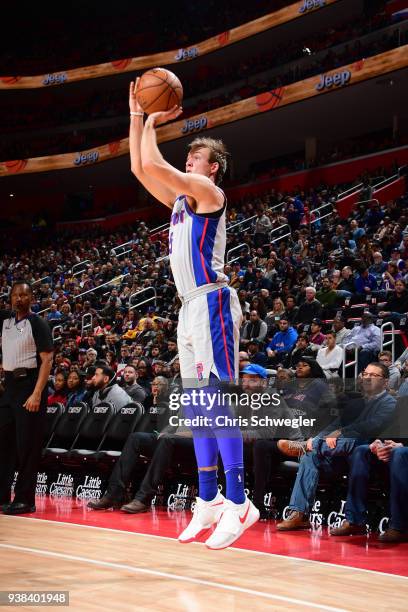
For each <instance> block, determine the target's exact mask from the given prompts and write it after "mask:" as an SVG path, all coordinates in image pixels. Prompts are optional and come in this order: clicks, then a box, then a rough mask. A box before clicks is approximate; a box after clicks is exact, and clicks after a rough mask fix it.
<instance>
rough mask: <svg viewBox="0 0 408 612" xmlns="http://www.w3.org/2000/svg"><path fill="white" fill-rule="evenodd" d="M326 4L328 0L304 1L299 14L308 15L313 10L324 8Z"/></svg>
mask: <svg viewBox="0 0 408 612" xmlns="http://www.w3.org/2000/svg"><path fill="white" fill-rule="evenodd" d="M325 4H326V0H304V1H303V4H302V6H301V7H300V9H299V13H307V11H311V10H312V9H316V8H322V6H324V5H325Z"/></svg>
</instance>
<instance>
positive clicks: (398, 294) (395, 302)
mask: <svg viewBox="0 0 408 612" xmlns="http://www.w3.org/2000/svg"><path fill="white" fill-rule="evenodd" d="M407 313H408V291H407V289H406V285H405V282H404V281H403V280H401V279H400V280H397V281H396V282H395V286H394V292H393V293H392V294H391V295H390V297H389V298H388V300H387V302H386V303H385V305H384V306H383V309H382V310H380V311H379V313H378V316H379V317H381V319H388V320H390V321H394V322H395V323H399V321H400V319H402V318H403V317H405V316H406V315H407Z"/></svg>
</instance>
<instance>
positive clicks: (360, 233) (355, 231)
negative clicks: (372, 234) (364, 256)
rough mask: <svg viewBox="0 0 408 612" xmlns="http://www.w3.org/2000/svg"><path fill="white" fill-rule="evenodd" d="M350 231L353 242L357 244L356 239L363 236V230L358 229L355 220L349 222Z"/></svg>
mask: <svg viewBox="0 0 408 612" xmlns="http://www.w3.org/2000/svg"><path fill="white" fill-rule="evenodd" d="M350 231H351V234H352V236H353V240H355V242H356V243H357V241H358V239H359V238H361V237H362V236H365V233H366V232H365V229H364V228H362V227H360V226H359V224H358V221H357V220H356V219H352V220H351V221H350Z"/></svg>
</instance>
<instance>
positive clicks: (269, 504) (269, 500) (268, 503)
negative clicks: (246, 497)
mask: <svg viewBox="0 0 408 612" xmlns="http://www.w3.org/2000/svg"><path fill="white" fill-rule="evenodd" d="M264 506H265V508H266V510H268V512H270V513H271V514H273V515H274V516H277V515H278V509H277V507H276V495H273V494H272V491H270V492H269V493H265V495H264Z"/></svg>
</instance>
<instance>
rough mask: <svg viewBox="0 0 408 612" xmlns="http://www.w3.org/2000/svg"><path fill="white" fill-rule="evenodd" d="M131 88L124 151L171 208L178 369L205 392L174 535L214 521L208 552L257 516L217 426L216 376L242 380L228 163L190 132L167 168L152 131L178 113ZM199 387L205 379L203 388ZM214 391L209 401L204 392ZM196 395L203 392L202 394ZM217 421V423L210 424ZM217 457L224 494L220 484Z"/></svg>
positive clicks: (190, 533) (197, 531)
mask: <svg viewBox="0 0 408 612" xmlns="http://www.w3.org/2000/svg"><path fill="white" fill-rule="evenodd" d="M138 82H139V79H137V80H136V83H133V82H132V83H131V84H130V95H129V106H130V112H131V120H130V132H129V147H130V159H131V169H132V172H133V174H135V176H136V177H137V178H138V180H139V181H140V182H141V183H142V185H143V186H144V187H145V188H146V189H147V190H148V191H149V192H150V193H151V195H152V196H153V197H155V198H156V199H157V200H159V201H160V202H161V203H162V204H164V205H165V206H167V207H168V208H170V209H171V210H172V215H171V221H170V233H169V257H170V265H171V269H172V273H173V277H174V282H175V284H176V287H177V291H178V294H179V297H180V300H181V303H182V307H181V309H180V313H179V321H178V328H177V341H178V351H179V359H180V370H181V377H182V381H183V386H184V391H185V392H186V391H187V390H189V391H190V393H191V390H192V388H193V387H194V386H195V385H196V384H197V385H199V386H200V389H204V390H205V391H206V392H207V393H206V394H205V397H206V398H207V400H208V401H207V400H205V401H204V402H201V405H199V406H197V405H193V402H191V404H190V406H188V407H187V408H186V411H185V416H187V417H192V418H194V417H207V419H206V420H205V419H203V418H201V419H195V421H197V422H200V423H201V422H203V423H205V424H203V425H202V426H194V427H191V429H192V433H193V440H194V449H195V455H196V459H197V466H198V485H199V490H198V493H199V496H198V498H197V503H196V505H195V508H194V512H193V516H192V519H191V521H190V523H189V525H188V526H187V527H186V529H185V530H184V531H183V532H182V533H181V534H180V536H179V538H178V539H179V541H180V542H181V543H188V542H193V541H194V540H196V539H198V538H199V537H200V536H201V535H203V534H204V532H205V531H207V530H208V529H210V528H211V527H212V526H213V525H215V524H216V527H215V530H214V531H213V533H212V534H211V535H210V537H209V538H208V539H207V540H206V545H207V546H208V548H211V549H221V548H226V547H227V546H230V545H231V544H232V543H233V542H235V541H236V540H237V539H238V538H239V537H240V536H241V535H242V533H243V532H244V531H245V530H246V529H248V527H250V526H251V525H253V524H254V523H255V522H256V521H257V520H258V519H259V511H258V509H257V508H256V507H255V506H254V505H253V504H252V502H251V501H250V500H249V499H248V498H247V496H246V494H245V491H244V464H243V442H242V434H241V431H240V429H239V428H238V427H233V426H222V425H219V423H220V422H222V419H221V420H220V419H216V417H217V416H221V417H222V416H223V415H225V416H228V415H229V409H228V406H227V407H226V406H225V405H224V404H223V402H222V401H218V403H217V401H215V403H214V400H215V399H216V398H217V397H219V394H218V395H217V394H216V393H214V391H215V390H216V389H217V388H218V383H219V382H220V381H230V382H235V381H236V380H237V379H238V348H239V326H240V322H241V317H242V314H241V308H240V305H239V301H238V297H237V294H236V292H235V290H234V289H232V288H231V287H228V283H227V277H226V275H225V274H224V253H225V246H226V220H225V216H226V215H225V213H226V198H225V195H224V192H223V191H222V190H221V189H220V188H219V187H218V184H219V183H220V182H221V179H222V177H223V175H224V173H225V170H226V167H227V152H226V149H225V146H224V144H223V143H222V141H220V140H214V139H212V138H196V139H195V140H194V141H193V142H192V143H191V144H190V145H189V152H188V156H187V161H186V171H185V172H181V171H180V170H178V169H176V168H174V167H173V166H171V164H169V163H168V162H167V161H166V160H165V159H164V158H163V156H162V154H161V153H160V151H159V148H158V146H157V138H156V127H157V126H158V125H160V124H163V123H167V122H168V121H171V120H172V119H175V118H177V117H178V116H179V115H180V114H181V112H182V109H181V108H179V107H178V106H174V107H173V108H172V109H170V110H168V111H164V112H155V113H152V114H150V115H149V116H148V118H147V120H146V122H145V123H144V125H143V115H144V113H143V109H142V107H141V106H140V105H139V103H138V101H137V98H136V92H137V87H138ZM203 385H205V386H204V387H203ZM211 393H212V399H209V398H210V395H211ZM201 396H202V394H201ZM216 421H217V423H216ZM218 453H220V454H221V458H222V462H223V466H224V471H225V478H226V498H224V496H223V495H222V494H221V493H220V492H219V490H218V484H217V466H218Z"/></svg>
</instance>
